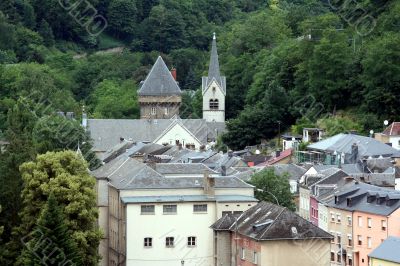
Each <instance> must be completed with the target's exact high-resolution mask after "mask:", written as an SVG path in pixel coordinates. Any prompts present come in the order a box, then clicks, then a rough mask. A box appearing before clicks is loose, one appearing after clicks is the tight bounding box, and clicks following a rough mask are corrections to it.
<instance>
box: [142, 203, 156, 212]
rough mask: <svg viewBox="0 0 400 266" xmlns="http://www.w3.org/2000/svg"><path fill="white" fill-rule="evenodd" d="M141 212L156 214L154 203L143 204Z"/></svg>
mask: <svg viewBox="0 0 400 266" xmlns="http://www.w3.org/2000/svg"><path fill="white" fill-rule="evenodd" d="M140 212H141V214H154V205H142V206H140Z"/></svg>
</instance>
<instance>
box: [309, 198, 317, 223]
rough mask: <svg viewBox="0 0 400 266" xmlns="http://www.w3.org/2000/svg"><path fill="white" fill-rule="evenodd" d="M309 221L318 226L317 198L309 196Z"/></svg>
mask: <svg viewBox="0 0 400 266" xmlns="http://www.w3.org/2000/svg"><path fill="white" fill-rule="evenodd" d="M310 222H312V223H313V224H314V225H316V226H318V200H317V199H316V198H315V197H314V196H311V197H310Z"/></svg>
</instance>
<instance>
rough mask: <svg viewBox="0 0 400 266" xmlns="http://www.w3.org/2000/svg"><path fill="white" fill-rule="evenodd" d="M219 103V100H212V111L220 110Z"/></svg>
mask: <svg viewBox="0 0 400 266" xmlns="http://www.w3.org/2000/svg"><path fill="white" fill-rule="evenodd" d="M218 107H219V102H218V99H210V110H218Z"/></svg>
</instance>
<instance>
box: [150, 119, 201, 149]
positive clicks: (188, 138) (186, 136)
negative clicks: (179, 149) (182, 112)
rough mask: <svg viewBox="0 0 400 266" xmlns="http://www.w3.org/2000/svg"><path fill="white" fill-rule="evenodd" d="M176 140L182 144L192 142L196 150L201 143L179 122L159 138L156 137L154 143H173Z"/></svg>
mask: <svg viewBox="0 0 400 266" xmlns="http://www.w3.org/2000/svg"><path fill="white" fill-rule="evenodd" d="M176 141H179V143H182V145H183V146H185V145H186V144H194V145H195V148H196V149H197V150H198V149H200V146H201V145H202V144H206V143H201V142H199V140H197V139H196V138H195V137H194V136H193V135H191V134H190V133H189V132H188V131H187V130H186V129H184V128H183V127H182V126H181V125H180V124H179V123H177V124H175V125H174V126H173V127H172V128H170V129H169V130H168V132H166V133H165V135H163V136H162V137H161V138H159V139H157V140H156V141H155V143H157V144H160V145H162V144H164V143H168V144H171V145H175V143H176Z"/></svg>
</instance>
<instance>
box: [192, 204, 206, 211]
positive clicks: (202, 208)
mask: <svg viewBox="0 0 400 266" xmlns="http://www.w3.org/2000/svg"><path fill="white" fill-rule="evenodd" d="M193 212H207V204H194V205H193Z"/></svg>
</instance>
